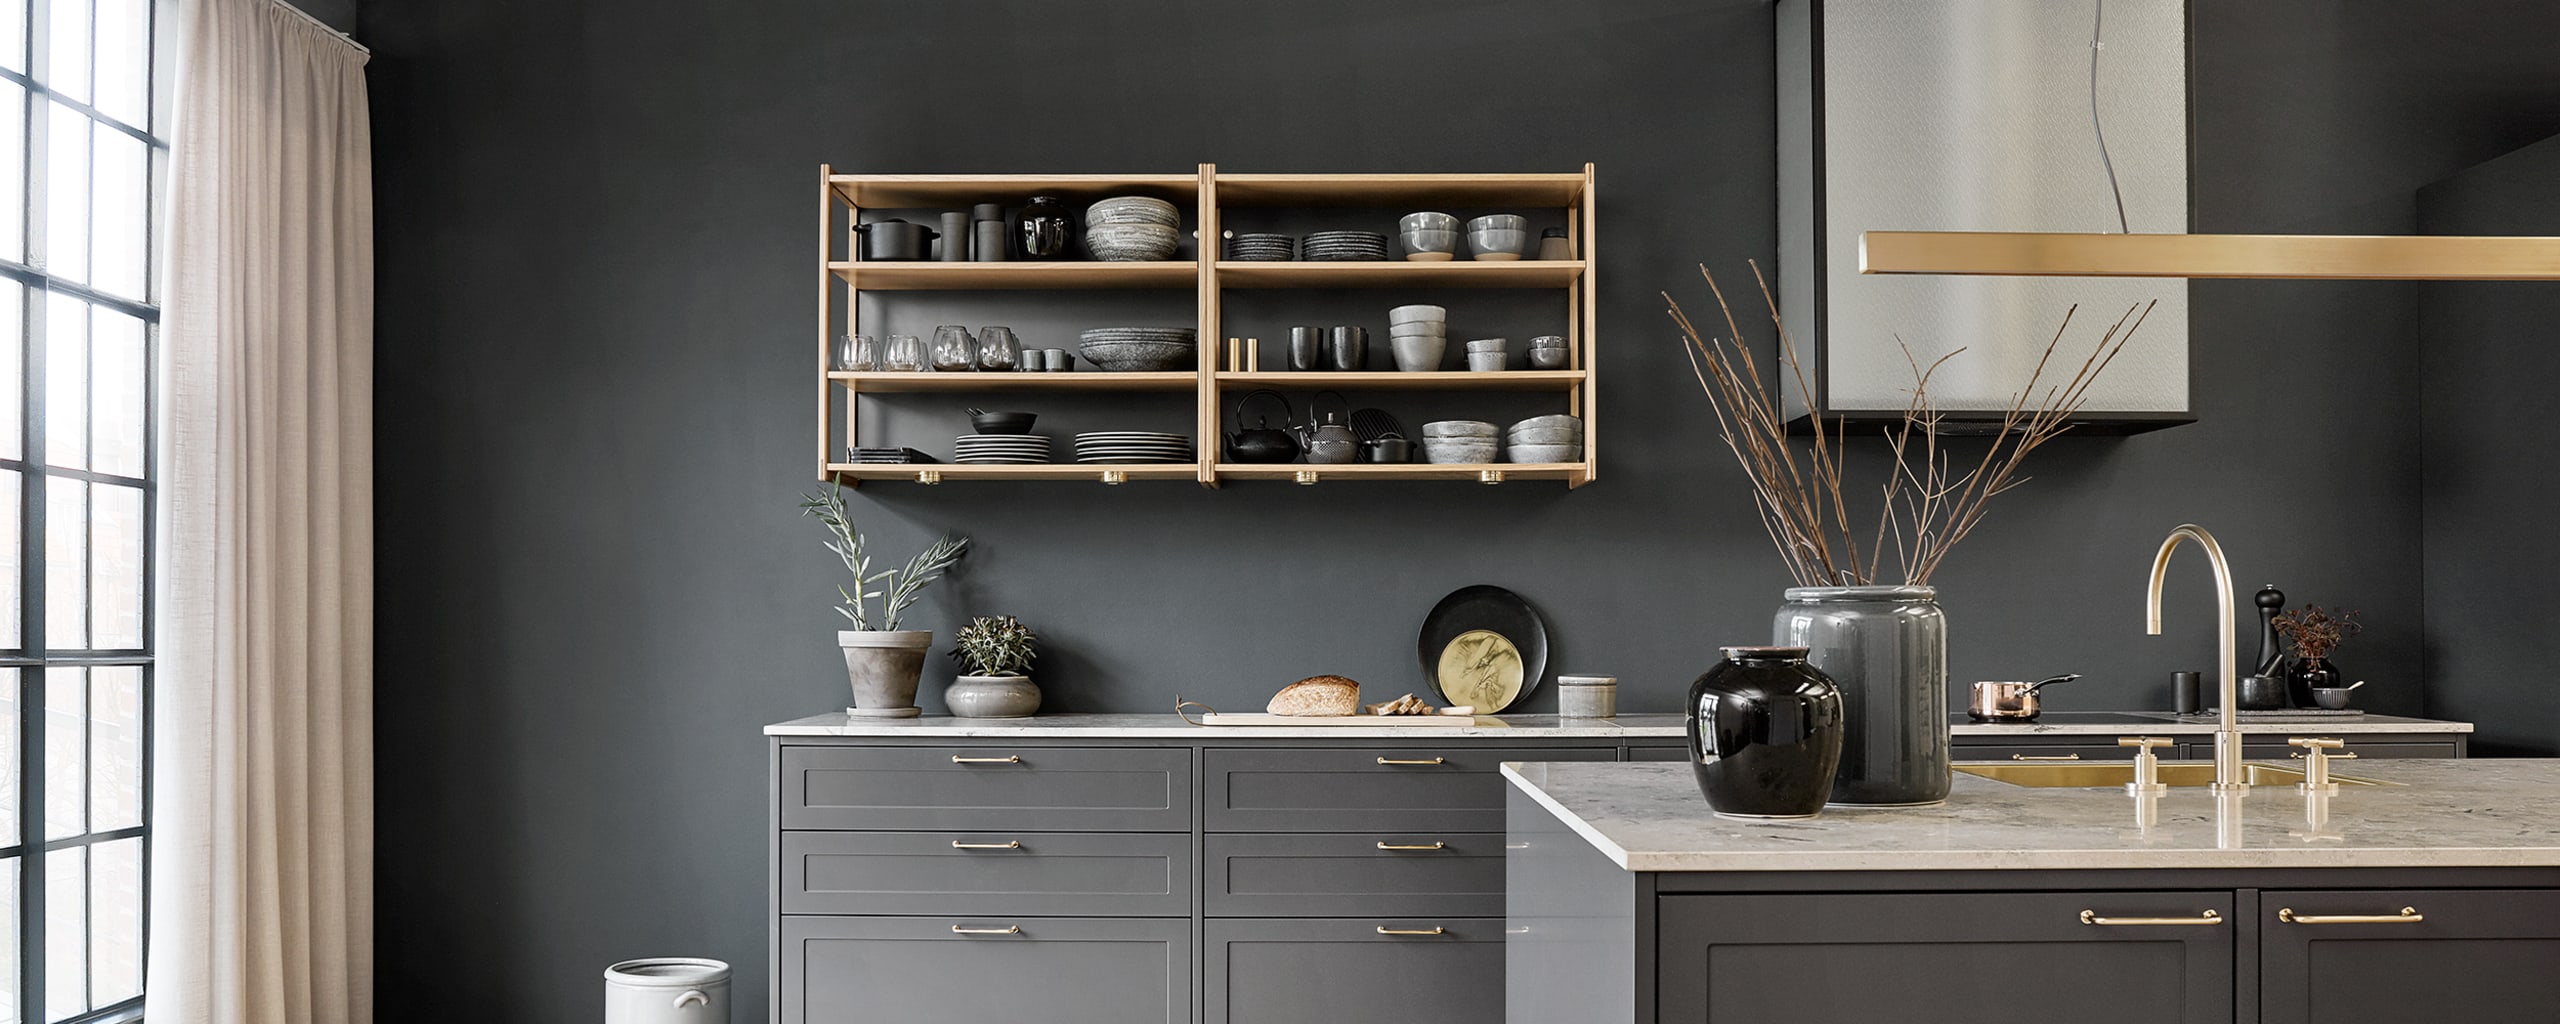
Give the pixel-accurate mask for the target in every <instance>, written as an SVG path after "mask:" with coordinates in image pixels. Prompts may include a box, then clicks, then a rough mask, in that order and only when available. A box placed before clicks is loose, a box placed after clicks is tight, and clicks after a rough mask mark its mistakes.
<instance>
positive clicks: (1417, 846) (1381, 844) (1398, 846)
mask: <svg viewBox="0 0 2560 1024" xmlns="http://www.w3.org/2000/svg"><path fill="white" fill-rule="evenodd" d="M1378 848H1379V849H1381V850H1446V849H1448V848H1449V844H1447V843H1441V842H1430V843H1390V842H1387V841H1386V840H1384V839H1381V840H1378Z"/></svg>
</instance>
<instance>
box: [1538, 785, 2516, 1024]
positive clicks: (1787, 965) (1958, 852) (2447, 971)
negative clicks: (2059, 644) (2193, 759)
mask: <svg viewBox="0 0 2560 1024" xmlns="http://www.w3.org/2000/svg"><path fill="white" fill-rule="evenodd" d="M2338 772H2339V774H2340V776H2341V778H2340V781H2341V783H2342V784H2341V785H2340V786H2339V787H2338V790H2337V792H2335V793H2333V794H2318V793H2311V794H2306V793H2304V792H2302V791H2300V790H2298V789H2296V788H2294V787H2292V786H2290V785H2273V784H2270V785H2259V786H2255V787H2253V788H2251V789H2250V790H2249V791H2248V792H2247V793H2246V794H2245V795H2242V796H2237V797H2234V796H2224V795H2217V794H2214V793H2212V792H2210V791H2208V790H2206V789H2203V788H2173V789H2171V790H2170V791H2168V792H2167V793H2165V794H2161V795H2158V796H2150V797H2137V796H2133V795H2131V794H2128V793H2126V792H2125V791H2124V790H2122V789H2099V788H2086V789H2082V788H2036V787H2028V786H2020V785H2012V784H2010V783H2006V782H1998V781H1993V780H1991V779H1988V778H1982V777H1977V776H1974V775H1970V774H1962V773H1960V774H1958V776H1957V777H1956V785H1955V789H1954V792H1953V795H1952V796H1951V797H1950V799H1949V800H1948V802H1947V803H1946V804H1944V805H1942V806H1937V807H1927V808H1903V809H1883V808H1879V809H1863V810H1862V809H1842V808H1835V809H1832V810H1829V811H1826V812H1825V813H1824V814H1823V815H1822V816H1821V817H1820V818H1816V819H1812V820H1806V821H1783V822H1779V821H1757V822H1755V821H1741V820H1728V819H1722V818H1718V817H1715V816H1714V815H1713V814H1712V813H1710V812H1709V810H1708V808H1707V806H1706V804H1705V801H1704V800H1703V799H1702V798H1701V797H1700V796H1699V795H1698V792H1697V789H1696V787H1695V785H1694V783H1693V782H1692V780H1691V778H1690V774H1689V771H1688V769H1687V768H1686V767H1684V766H1682V765H1677V764H1638V763H1620V764H1512V765H1506V766H1505V768H1504V770H1503V774H1504V777H1505V779H1506V781H1508V782H1509V783H1510V784H1511V785H1512V792H1511V793H1510V795H1509V806H1508V827H1509V835H1508V836H1507V839H1506V843H1505V845H1506V847H1507V848H1508V853H1509V855H1510V856H1509V858H1508V860H1507V868H1506V870H1507V872H1508V885H1507V890H1508V921H1507V922H1506V933H1507V937H1508V944H1507V946H1506V951H1505V954H1506V960H1507V964H1508V971H1507V988H1508V999H1507V1007H1508V1019H1509V1020H1510V1021H1511V1022H1512V1024H1564V1022H1576V1024H1581V1022H1596V1021H1642V1022H1656V1021H1660V1022H1671V1021H1682V1022H1703V1024H1725V1022H1742V1021H1753V1022H1757V1021H1767V1020H1785V1021H1789V1022H1794V1024H1830V1022H1842V1024H1847V1022H1860V1024H1864V1022H1868V1021H1885V1020H1890V1021H1896V1022H1948V1024H1955V1022H1963V1024H2012V1022H2014V1024H2056V1022H2063V1024H2115V1022H2125V1024H2132V1022H2137V1021H2139V1022H2145V1024H2157V1022H2181V1024H2207V1022H2240V1024H2258V1022H2263V1024H2311V1022H2313V1021H2319V1022H2321V1024H2365V1022H2373V1024H2380V1022H2385V1021H2388V1022H2394V1024H2402V1022H2407V1021H2412V1020H2430V1019H2443V1020H2450V1021H2473V1020H2478V1021H2508V1020H2549V1019H2554V1018H2555V1016H2560V1009H2555V1007H2560V800H2556V799H2554V798H2555V797H2556V796H2560V761H2539V760H2492V761H2453V760H2399V761H2389V762H2374V761H2365V762H2360V763H2355V764H2353V765H2352V767H2341V768H2339V769H2338Z"/></svg>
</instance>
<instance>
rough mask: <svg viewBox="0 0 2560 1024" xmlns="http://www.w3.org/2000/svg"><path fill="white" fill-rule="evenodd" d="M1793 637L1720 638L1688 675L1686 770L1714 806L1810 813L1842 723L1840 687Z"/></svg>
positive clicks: (1740, 814)
mask: <svg viewBox="0 0 2560 1024" xmlns="http://www.w3.org/2000/svg"><path fill="white" fill-rule="evenodd" d="M1805 652H1806V648H1802V647H1727V648H1724V660H1723V661H1719V662H1717V663H1716V666H1715V667H1714V668H1711V669H1708V670H1707V674H1705V675H1702V676H1699V677H1698V681H1697V682H1694V683H1691V684H1689V704H1688V717H1689V770H1690V771H1691V772H1692V773H1694V774H1696V776H1697V778H1698V792H1700V793H1703V794H1705V795H1706V798H1707V806H1709V807H1712V808H1715V812H1716V813H1717V814H1718V815H1722V816H1725V817H1732V818H1810V817H1813V816H1814V815H1816V814H1819V813H1821V812H1822V805H1823V804H1824V803H1825V802H1826V801H1828V800H1829V799H1830V798H1831V778H1832V775H1833V774H1834V773H1836V772H1838V771H1839V769H1840V744H1841V740H1842V738H1843V737H1844V736H1845V735H1846V733H1847V727H1846V723H1847V715H1846V714H1845V712H1844V711H1843V710H1842V708H1841V703H1840V687H1839V686H1837V685H1836V684H1834V683H1832V681H1831V678H1830V677H1829V676H1825V675H1823V674H1822V673H1821V672H1819V671H1816V670H1815V669H1814V667H1813V666H1811V665H1808V664H1806V663H1805V660H1804V659H1805Z"/></svg>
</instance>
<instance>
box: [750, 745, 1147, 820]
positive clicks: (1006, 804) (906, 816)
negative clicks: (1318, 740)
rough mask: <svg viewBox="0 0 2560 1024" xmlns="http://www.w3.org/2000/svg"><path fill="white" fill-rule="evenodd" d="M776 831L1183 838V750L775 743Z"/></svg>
mask: <svg viewBox="0 0 2560 1024" xmlns="http://www.w3.org/2000/svg"><path fill="white" fill-rule="evenodd" d="M782 827H784V828H787V829H863V830H877V831H884V832H885V831H921V830H929V829H949V830H989V829H1002V830H1005V831H1009V832H1042V831H1048V832H1079V831H1081V832H1188V831H1190V830H1191V751H1190V750H1189V749H1187V748H1182V747H1039V746H1005V745H989V746H970V747H961V746H949V747H939V746H937V747H886V746H883V747H836V746H791V747H784V748H782Z"/></svg>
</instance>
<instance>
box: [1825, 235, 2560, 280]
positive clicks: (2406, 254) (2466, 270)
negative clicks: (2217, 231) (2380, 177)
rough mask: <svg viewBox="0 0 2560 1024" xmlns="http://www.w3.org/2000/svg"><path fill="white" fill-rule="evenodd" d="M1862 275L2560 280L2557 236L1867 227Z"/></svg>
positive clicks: (1861, 253)
mask: <svg viewBox="0 0 2560 1024" xmlns="http://www.w3.org/2000/svg"><path fill="white" fill-rule="evenodd" d="M1858 272H1859V273H1862V274H1948V275H1982V276H2000V277H2190V278H2270V279H2287V280H2335V281H2560V237H2541V236H2494V235H2145V234H2124V235H2108V234H2087V233H2066V232H2039V231H1868V232H1864V233H1862V234H1860V235H1859V236H1858Z"/></svg>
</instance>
